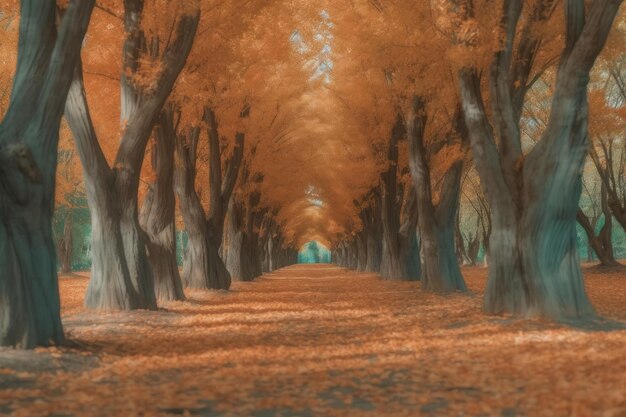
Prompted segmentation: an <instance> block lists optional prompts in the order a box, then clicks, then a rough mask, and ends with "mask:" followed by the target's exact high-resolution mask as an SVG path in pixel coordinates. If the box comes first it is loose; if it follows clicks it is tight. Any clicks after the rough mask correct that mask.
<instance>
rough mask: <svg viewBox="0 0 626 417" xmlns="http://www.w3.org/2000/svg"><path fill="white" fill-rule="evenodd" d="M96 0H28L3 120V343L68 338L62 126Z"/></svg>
mask: <svg viewBox="0 0 626 417" xmlns="http://www.w3.org/2000/svg"><path fill="white" fill-rule="evenodd" d="M93 7H94V1H93V0H84V1H71V2H70V3H69V6H68V8H67V10H66V11H65V12H64V15H63V17H62V18H61V19H60V24H59V27H58V28H57V26H56V22H55V18H56V13H57V5H56V2H55V1H53V0H45V1H42V0H22V1H21V8H20V15H21V19H20V28H19V45H18V54H17V69H16V72H15V77H14V79H13V90H12V92H11V98H10V103H9V108H8V109H7V112H6V114H5V116H4V119H3V120H2V123H1V124H0V346H14V347H19V348H33V347H35V346H38V345H42V346H48V345H50V344H57V343H61V342H62V341H63V340H64V335H63V326H62V324H61V311H60V301H59V289H58V276H57V265H56V253H55V244H54V237H53V233H52V215H53V212H54V192H55V178H56V164H57V148H58V141H59V128H60V122H61V117H62V116H63V103H64V102H65V99H66V95H67V91H68V89H69V86H70V83H71V78H72V77H71V75H72V69H73V68H74V66H75V65H76V61H77V60H78V57H79V54H80V47H81V43H82V39H83V37H84V35H85V31H86V30H87V26H88V24H89V18H90V16H91V12H92V10H93Z"/></svg>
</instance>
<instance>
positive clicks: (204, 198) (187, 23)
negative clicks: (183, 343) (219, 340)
mask: <svg viewBox="0 0 626 417" xmlns="http://www.w3.org/2000/svg"><path fill="white" fill-rule="evenodd" d="M40 3H41V4H44V6H43V7H41V5H40ZM414 3H415V4H407V2H405V1H400V0H389V1H385V2H381V1H378V0H377V1H371V0H367V1H366V0H362V1H351V2H349V3H344V2H330V1H321V2H319V4H317V3H316V4H312V3H311V2H308V1H295V2H294V1H285V2H282V1H278V2H272V3H271V4H269V3H266V2H246V3H243V4H241V2H238V1H236V0H227V1H220V2H217V3H216V2H214V1H211V0H190V1H184V2H172V1H168V0H151V1H145V0H124V1H121V0H100V1H98V2H97V3H96V2H94V1H82V0H81V1H76V0H74V1H69V2H67V1H59V2H58V4H57V2H55V1H54V0H46V1H45V2H43V3H42V2H40V1H33V0H22V1H21V2H20V4H21V7H20V13H19V16H17V15H16V16H14V19H13V20H14V21H18V19H19V27H18V28H13V29H14V32H15V33H16V34H17V35H19V42H17V36H15V42H16V44H15V46H14V49H16V50H17V54H16V58H15V61H14V64H15V65H14V66H15V67H16V68H17V70H16V71H15V72H13V70H10V71H8V72H7V71H3V73H2V74H1V75H2V77H3V78H2V79H3V80H4V81H3V83H5V82H6V80H10V82H11V84H12V86H13V87H12V94H11V96H10V100H9V103H8V105H7V108H6V113H5V116H4V119H3V122H2V124H1V125H0V155H1V158H2V164H1V166H2V167H1V168H0V184H1V187H2V188H1V189H0V190H1V192H0V196H1V198H2V205H1V208H0V210H2V224H1V226H0V227H1V228H0V250H1V253H0V268H2V270H0V297H1V298H0V309H2V310H1V312H2V315H1V316H0V317H1V318H2V319H1V320H0V345H12V346H21V347H32V346H35V345H46V344H49V343H59V342H61V341H62V340H63V330H62V326H61V321H60V306H59V296H58V284H57V275H56V270H57V268H56V259H55V249H54V242H53V239H52V214H53V211H54V207H55V202H56V204H57V205H67V204H65V203H64V201H65V200H67V198H66V196H68V195H71V194H72V193H75V192H78V193H84V195H85V196H86V200H87V203H88V206H89V211H90V215H91V223H92V225H91V228H92V232H91V233H92V245H91V253H92V271H91V278H90V281H89V286H88V291H87V295H86V299H85V302H86V305H87V306H88V307H90V308H94V309H107V310H108V309H122V310H129V309H138V308H139V309H154V308H156V306H157V303H158V302H163V301H168V300H180V299H182V298H183V297H184V293H183V288H184V287H192V288H199V289H221V290H225V289H228V288H229V287H230V285H231V281H232V279H233V278H234V279H242V280H250V279H253V278H254V277H256V276H258V275H260V274H261V273H262V272H263V271H268V270H273V269H276V268H278V267H281V266H284V265H286V264H289V263H292V262H295V261H296V259H297V252H296V250H295V249H293V248H297V247H301V246H302V245H303V244H304V243H306V242H309V241H317V242H320V243H321V244H322V245H324V246H326V247H332V248H333V252H334V259H335V260H336V261H337V262H338V263H339V264H341V265H345V266H350V267H353V268H358V269H361V270H366V271H373V272H379V273H380V275H381V276H382V277H383V278H387V279H411V280H415V279H421V281H422V287H423V288H424V289H425V290H429V291H435V292H440V293H446V292H452V291H465V289H466V287H465V283H464V281H463V277H462V275H461V271H460V268H459V257H460V256H461V257H462V256H465V257H475V256H476V255H475V253H476V252H477V250H478V249H477V243H476V241H477V240H478V235H479V233H478V232H476V233H475V234H474V235H473V236H472V242H470V244H468V245H467V247H465V245H461V242H462V241H463V239H462V236H461V233H460V231H459V229H460V222H459V220H458V219H459V205H460V204H461V202H462V201H464V200H465V201H469V200H470V199H467V198H465V199H464V198H463V195H464V193H470V194H471V196H470V197H471V201H473V203H474V204H475V207H476V211H477V213H480V214H479V217H480V219H481V220H480V221H479V222H478V223H479V229H480V236H481V238H482V240H483V242H486V241H487V237H488V245H487V246H488V248H487V249H488V252H489V256H490V270H489V282H488V287H487V291H486V295H485V309H486V311H488V312H490V313H512V314H519V315H528V314H542V315H545V316H548V317H552V318H555V319H559V320H561V319H563V320H569V319H580V318H592V317H593V316H594V312H593V309H592V307H591V306H590V304H589V302H588V300H587V298H586V295H585V292H584V287H583V285H582V274H581V270H580V266H579V259H578V255H577V252H576V239H575V228H576V219H577V215H578V214H579V210H578V207H579V198H580V194H581V190H582V188H583V187H582V185H583V184H582V175H581V173H582V171H583V167H584V163H585V158H586V156H587V150H588V149H589V135H588V134H587V132H590V133H591V134H592V135H597V136H601V137H605V135H606V132H608V131H607V130H603V129H606V127H607V126H611V125H612V124H610V123H607V122H603V123H600V127H599V128H598V129H599V130H598V131H601V132H603V133H594V132H596V130H594V128H591V129H588V120H589V116H588V114H589V107H590V106H589V103H588V101H589V100H588V94H587V91H588V88H596V85H595V82H594V83H591V84H590V83H589V79H590V76H592V75H593V72H592V67H593V65H594V62H595V61H596V58H597V57H598V56H599V55H600V52H601V51H602V49H603V46H604V45H605V43H607V42H608V47H607V50H608V51H609V52H610V50H611V48H613V49H614V51H613V55H610V56H609V57H607V58H605V59H604V58H603V59H604V60H605V61H606V62H607V63H608V64H607V68H609V69H610V70H608V73H611V71H612V72H615V73H616V74H618V76H612V77H611V78H610V80H611V81H610V82H611V86H610V88H609V87H605V86H603V87H602V88H596V89H598V90H599V91H604V92H605V93H604V95H601V99H597V100H596V101H597V102H599V103H605V104H606V106H605V107H610V108H611V109H619V108H621V107H620V106H623V97H624V96H623V95H622V96H621V97H622V98H621V99H620V98H619V97H620V96H618V95H616V96H615V97H612V96H611V97H608V93H606V92H607V91H610V92H611V93H610V94H613V92H614V91H617V90H620V88H621V87H623V79H622V78H621V76H619V74H621V67H619V66H617V67H615V65H617V64H613V63H614V62H618V61H617V58H616V57H618V56H620V54H623V43H622V44H618V45H617V46H615V45H614V44H612V41H611V38H610V37H609V33H610V28H611V27H612V23H613V20H614V19H615V16H616V15H617V13H618V9H619V6H620V4H621V1H620V0H596V1H594V2H593V3H592V4H587V5H586V4H585V2H584V1H583V0H566V1H565V2H563V3H561V2H556V1H554V0H533V1H530V2H528V1H522V0H506V1H504V2H503V4H502V5H501V7H500V5H498V7H494V5H493V2H491V1H488V0H440V1H439V0H438V1H434V2H414ZM0 10H17V4H16V1H15V0H2V2H1V3H0ZM92 14H93V18H92V19H91V24H90V25H89V30H87V26H88V23H89V19H90V16H91V15H92ZM3 16H4V14H3ZM363 22H369V24H367V25H363V24H362V23H363ZM493 28H497V30H496V33H495V35H496V36H494V32H493ZM6 30H7V31H8V32H9V33H10V32H11V30H12V26H11V25H8V26H7V28H6ZM85 34H86V36H85ZM83 38H84V40H83ZM611 68H612V69H611ZM5 72H6V73H8V74H9V75H8V76H7V75H6V73H5ZM600 72H601V73H602V74H603V75H606V73H607V72H606V71H600ZM13 74H14V75H13ZM622 91H623V88H622ZM620 100H621V101H620ZM33 109H36V111H33ZM538 109H540V110H541V111H540V112H539V111H538ZM617 111H618V110H616V112H617ZM537 113H541V116H542V117H537ZM592 113H593V112H592ZM613 113H614V112H612V113H611V114H613ZM592 116H593V114H592ZM618 116H619V115H617V114H615V115H613V116H611V117H609V118H610V120H611V121H613V120H614V119H615V118H616V117H618ZM62 118H64V120H65V121H66V122H67V124H66V125H65V124H62V123H61V121H62ZM592 120H593V118H592ZM613 125H614V124H613ZM59 132H61V137H62V138H63V139H65V138H66V137H71V138H72V139H73V141H65V140H63V141H62V142H61V144H62V149H61V151H62V152H58V146H59ZM607 140H608V139H607ZM64 143H72V144H71V145H67V146H68V149H63V147H64V146H65V145H63V144H64ZM602 143H605V142H602ZM610 143H613V145H610ZM615 143H618V141H617V140H614V141H613V142H611V141H608V142H606V146H600V147H599V148H598V152H596V153H594V152H595V151H594V152H592V156H593V155H596V156H595V157H594V158H592V159H593V160H594V163H595V165H596V167H597V169H598V172H600V177H601V178H602V184H603V187H604V189H605V190H604V194H606V203H605V204H604V206H607V207H608V208H609V210H610V211H611V213H613V214H614V215H615V217H616V218H617V219H618V221H619V222H621V220H620V219H622V218H623V217H624V216H623V213H624V212H625V210H624V209H623V207H624V198H623V195H624V194H623V192H622V190H623V188H622V183H621V180H620V179H619V178H621V177H620V175H621V174H619V173H616V170H615V169H614V164H613V162H609V160H611V161H613V159H611V158H614V157H615V158H617V160H620V158H622V156H621V155H622V153H621V152H615V149H616V147H615ZM620 143H621V142H620ZM620 146H621V145H620ZM57 155H63V156H64V157H63V158H60V159H58V158H57ZM73 158H74V159H75V158H78V159H79V160H80V163H81V165H82V175H83V180H82V181H78V182H76V178H75V172H74V171H72V170H67V169H64V168H62V169H59V170H58V171H57V165H58V163H59V162H62V163H63V164H69V165H71V164H72V161H73V160H74V159H73ZM596 160H597V163H596ZM617 164H618V165H619V163H617ZM61 166H63V165H61ZM470 167H471V168H470ZM619 172H621V171H619ZM55 178H56V179H57V182H58V183H59V184H60V186H59V187H58V190H59V191H62V192H61V193H57V195H56V198H55ZM68 182H69V183H70V184H72V185H70V186H68ZM79 183H80V185H79ZM470 183H471V186H470V185H468V184H470ZM471 189H473V190H474V191H470V190H471ZM604 194H603V195H604ZM620 210H621V211H620ZM579 217H580V216H579ZM33 219H35V221H33ZM177 229H184V230H185V232H186V236H187V247H186V251H185V254H184V267H183V272H182V276H181V274H180V273H179V270H178V266H177V263H176V245H177V243H178V242H177V239H176V238H175V237H176V230H177ZM603 239H605V237H602V238H600V239H599V240H598V241H599V243H598V245H596V246H598V247H601V246H602V245H603V243H602V242H604V240H603Z"/></svg>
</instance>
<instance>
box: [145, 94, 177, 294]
mask: <svg viewBox="0 0 626 417" xmlns="http://www.w3.org/2000/svg"><path fill="white" fill-rule="evenodd" d="M174 112H175V110H174V107H173V105H166V106H165V108H164V109H163V111H162V112H161V117H160V119H159V125H158V126H157V127H156V128H155V135H154V136H155V146H154V148H153V149H152V168H153V170H154V172H155V173H156V181H155V182H154V183H153V184H151V185H150V188H149V190H148V194H147V196H146V198H145V200H144V203H143V206H142V210H141V216H140V223H141V227H142V228H143V230H144V231H145V233H146V236H147V239H146V244H147V247H148V257H149V259H150V265H151V266H152V272H153V276H154V291H155V294H156V298H157V300H158V301H176V300H184V299H185V295H184V293H183V285H182V282H181V279H180V273H179V271H178V263H177V262H176V224H175V209H176V201H175V198H174V150H175V143H176V124H177V122H175V120H174ZM179 117H180V116H179Z"/></svg>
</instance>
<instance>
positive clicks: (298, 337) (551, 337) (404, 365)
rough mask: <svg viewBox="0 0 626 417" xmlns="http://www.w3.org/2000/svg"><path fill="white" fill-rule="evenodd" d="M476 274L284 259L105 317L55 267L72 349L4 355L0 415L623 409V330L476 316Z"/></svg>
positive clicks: (74, 280) (76, 280)
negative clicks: (461, 279)
mask: <svg viewBox="0 0 626 417" xmlns="http://www.w3.org/2000/svg"><path fill="white" fill-rule="evenodd" d="M470 276H472V275H471V274H470ZM483 281H484V278H483V277H480V278H470V279H468V282H469V284H470V287H471V288H472V289H473V290H474V294H472V295H460V294H459V295H452V296H448V297H440V296H436V295H431V294H425V293H423V292H421V291H420V289H419V284H418V283H406V282H389V281H382V280H380V279H379V278H378V277H377V276H375V275H371V274H358V273H355V272H350V271H346V270H344V269H340V268H336V267H334V266H329V265H316V266H294V267H290V268H286V269H283V270H280V271H277V272H274V273H272V274H266V275H264V276H263V277H262V278H260V279H258V280H257V281H255V282H251V283H236V284H235V285H234V287H233V290H232V291H230V292H211V293H206V292H188V293H187V295H188V300H187V301H185V302H176V303H171V304H168V305H165V306H164V307H163V308H162V309H161V310H160V311H155V312H149V311H135V312H130V313H121V312H116V313H106V314H102V313H95V312H91V311H85V310H84V309H83V308H82V307H81V305H82V296H83V294H84V289H85V286H86V282H87V279H86V278H85V277H71V278H64V279H62V280H61V293H62V301H63V306H64V324H65V327H66V331H67V332H68V334H69V337H70V339H71V340H72V341H73V343H74V344H75V345H76V346H74V347H67V348H60V349H54V348H53V349H39V350H37V351H35V352H20V351H11V350H6V349H5V350H2V351H1V352H0V353H1V354H0V414H10V415H18V416H19V415H24V416H39V415H54V416H83V415H89V416H100V415H115V416H134V415H144V416H151V415H199V416H255V417H263V416H360V415H363V416H382V415H389V416H403V415H406V416H419V415H426V416H455V415H459V416H460V415H466V416H505V417H512V416H541V415H546V416H561V415H562V416H569V415H579V416H586V415H593V410H598V409H602V410H613V411H614V412H613V413H612V414H611V413H608V414H605V415H607V416H611V415H612V416H621V415H626V414H625V411H626V398H625V396H624V391H623V387H624V386H626V360H625V359H624V346H625V342H626V332H624V331H616V332H610V333H601V334H599V333H591V332H583V331H579V330H573V329H566V328H562V327H559V326H556V325H554V324H550V323H546V322H543V321H540V320H525V321H512V320H507V319H505V318H500V317H488V316H485V315H483V314H482V313H481V302H482V301H481V294H480V291H481V287H482V282H483ZM616 285H619V284H617V283H616ZM554 375H558V377H555V376H554ZM555 378H558V379H555ZM600 393H601V394H600ZM35 399H36V400H35Z"/></svg>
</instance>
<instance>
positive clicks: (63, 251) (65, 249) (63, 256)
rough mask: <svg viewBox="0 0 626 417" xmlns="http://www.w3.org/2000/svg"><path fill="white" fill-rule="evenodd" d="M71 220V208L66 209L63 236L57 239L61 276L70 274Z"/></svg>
mask: <svg viewBox="0 0 626 417" xmlns="http://www.w3.org/2000/svg"><path fill="white" fill-rule="evenodd" d="M73 218H74V216H73V210H72V208H71V207H68V208H67V213H65V218H64V219H63V235H62V236H61V238H60V239H59V246H58V248H59V261H60V262H61V273H62V274H70V273H71V272H72V247H73V244H74V242H73V233H72V229H73V224H74V222H73Z"/></svg>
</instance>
